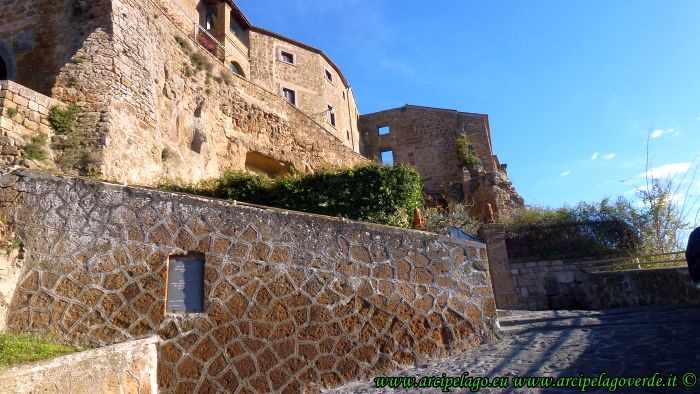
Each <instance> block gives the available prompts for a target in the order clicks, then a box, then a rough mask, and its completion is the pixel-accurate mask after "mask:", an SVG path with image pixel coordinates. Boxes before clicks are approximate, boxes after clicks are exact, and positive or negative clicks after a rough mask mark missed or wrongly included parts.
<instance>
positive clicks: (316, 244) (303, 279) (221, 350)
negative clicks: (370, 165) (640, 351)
mask: <svg viewBox="0 0 700 394" xmlns="http://www.w3.org/2000/svg"><path fill="white" fill-rule="evenodd" d="M0 181H1V182H0V184H1V185H3V186H4V187H3V190H2V193H0V197H2V200H3V201H4V204H5V206H6V209H7V210H9V212H10V215H11V217H12V218H13V221H14V226H15V228H16V230H17V232H18V234H20V235H21V236H22V237H23V239H24V240H25V250H26V257H25V263H24V264H25V269H24V271H23V274H22V277H21V278H20V281H19V286H18V289H17V290H16V292H15V295H14V298H13V300H12V304H11V309H10V315H9V320H8V326H9V328H10V329H13V330H28V331H44V330H56V331H58V332H60V333H61V335H62V336H64V337H65V338H68V339H70V340H72V341H74V342H76V343H83V344H84V343H92V344H108V343H114V342H118V341H122V340H124V339H127V338H132V337H138V336H142V335H147V334H151V333H158V334H159V335H160V336H161V338H163V342H162V343H161V344H160V345H159V370H158V379H159V385H160V390H161V391H162V392H175V391H178V392H183V391H186V392H194V391H207V390H213V391H222V392H223V391H226V392H232V391H234V390H235V389H237V388H247V389H248V390H252V391H257V392H265V391H272V390H287V391H289V392H299V391H301V390H302V389H303V388H309V387H318V386H323V387H333V386H337V385H339V384H342V383H345V382H350V381H353V380H356V379H359V378H366V377H369V376H373V375H376V374H379V373H387V372H388V371H390V370H392V369H394V368H397V367H398V366H400V365H406V364H413V363H416V362H422V361H424V360H426V358H427V357H440V356H444V355H447V354H450V353H452V352H456V351H460V350H463V349H466V348H470V347H473V346H478V345H479V344H481V343H484V342H486V341H488V340H489V339H491V338H492V337H493V335H494V332H495V330H496V326H495V325H496V307H495V302H494V298H493V292H492V290H491V282H490V279H489V274H488V264H487V263H486V259H487V256H486V253H485V246H484V245H483V244H480V243H473V242H467V241H461V240H456V239H452V238H447V237H443V236H437V235H435V234H430V233H425V232H419V231H412V230H403V229H398V228H393V227H386V226H379V225H372V224H366V223H359V222H352V221H347V220H340V219H336V218H329V217H322V216H316V215H309V214H302V213H297V212H289V211H282V210H275V209H267V208H261V207H252V206H243V205H240V204H238V205H236V204H232V203H228V202H224V201H219V200H214V199H206V198H199V197H193V196H186V195H180V194H174V193H165V192H158V191H153V190H147V189H138V188H131V187H123V186H117V185H109V184H105V183H100V182H95V181H91V180H84V179H74V178H65V177H54V176H50V175H45V174H40V173H34V172H29V171H18V172H14V173H11V174H6V175H4V176H2V177H1V178H0ZM190 251H192V252H199V253H203V254H204V256H205V257H204V258H205V263H204V264H205V272H204V297H205V305H204V307H205V312H204V313H196V314H185V315H172V314H164V310H165V290H166V281H167V277H166V276H167V267H168V259H169V256H171V255H180V254H183V253H186V252H190Z"/></svg>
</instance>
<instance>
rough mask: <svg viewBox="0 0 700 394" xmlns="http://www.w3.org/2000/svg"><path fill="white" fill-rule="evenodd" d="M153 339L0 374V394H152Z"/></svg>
mask: <svg viewBox="0 0 700 394" xmlns="http://www.w3.org/2000/svg"><path fill="white" fill-rule="evenodd" d="M158 341H159V339H158V337H157V336H152V337H149V338H145V339H138V340H134V341H128V342H125V343H120V344H117V345H112V346H107V347H103V348H100V349H91V350H86V351H82V352H80V353H74V354H70V355H67V356H62V357H56V358H53V359H50V360H43V361H38V362H34V363H30V364H24V365H20V366H17V367H12V368H8V369H4V370H0V392H3V393H7V394H24V393H110V394H112V393H113V394H121V393H129V394H156V393H157V392H158V384H157V381H156V374H157V364H158V357H157V349H156V346H157V343H158Z"/></svg>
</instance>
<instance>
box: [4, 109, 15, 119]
mask: <svg viewBox="0 0 700 394" xmlns="http://www.w3.org/2000/svg"><path fill="white" fill-rule="evenodd" d="M5 114H6V115H7V117H8V118H14V117H15V115H17V109H16V108H8V109H7V110H6V111H5Z"/></svg>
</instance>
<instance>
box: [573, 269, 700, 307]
mask: <svg viewBox="0 0 700 394" xmlns="http://www.w3.org/2000/svg"><path fill="white" fill-rule="evenodd" d="M583 293H584V294H583V296H584V300H585V303H586V306H587V307H588V308H589V309H604V308H615V307H632V306H642V305H670V304H700V289H698V288H696V287H695V286H693V283H692V281H691V279H690V273H689V272H688V267H677V268H659V269H639V270H626V271H609V272H595V273H591V274H589V275H588V278H587V280H586V281H585V286H584V289H583Z"/></svg>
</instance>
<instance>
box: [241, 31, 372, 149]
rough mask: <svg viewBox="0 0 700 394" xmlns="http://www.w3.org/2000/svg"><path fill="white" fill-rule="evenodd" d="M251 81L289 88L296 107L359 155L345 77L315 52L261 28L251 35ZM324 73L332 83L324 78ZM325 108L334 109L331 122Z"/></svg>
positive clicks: (354, 108)
mask: <svg viewBox="0 0 700 394" xmlns="http://www.w3.org/2000/svg"><path fill="white" fill-rule="evenodd" d="M250 51H251V76H250V78H251V79H252V80H253V81H254V82H256V83H259V84H261V85H262V86H264V87H265V88H266V89H268V90H270V91H271V92H279V94H281V93H282V88H288V89H292V90H294V91H295V92H296V95H297V105H298V106H299V108H300V109H301V110H302V111H304V112H305V113H307V114H312V116H313V117H314V119H315V120H316V121H317V122H319V123H321V124H323V125H324V127H325V128H327V129H328V130H329V131H330V132H331V133H333V134H334V135H335V136H336V137H338V138H339V139H340V140H341V141H343V143H344V144H346V145H347V146H349V147H351V148H352V149H354V150H355V151H357V152H359V143H358V142H359V141H358V140H359V132H358V129H357V127H358V125H357V120H358V111H357V105H356V104H355V98H354V97H353V96H352V94H351V91H350V89H349V86H348V85H347V83H346V81H345V80H344V77H342V76H341V75H340V73H339V72H338V71H337V70H336V68H335V67H334V66H333V65H331V63H329V62H328V61H327V60H326V59H325V58H324V56H322V55H321V54H320V53H319V51H318V50H316V49H313V48H310V47H308V46H306V45H303V44H301V43H298V42H296V41H294V40H290V39H285V37H282V36H280V35H277V34H274V33H272V32H269V31H267V30H263V29H259V28H257V29H253V30H252V31H251V32H250ZM280 51H285V52H288V53H291V54H293V55H294V64H289V63H287V62H284V61H282V60H280V55H279V54H280ZM326 71H328V72H329V73H330V75H331V80H329V79H327V78H326ZM328 105H331V106H332V107H333V108H334V110H335V119H336V125H335V126H333V125H331V123H330V117H329V113H328V111H327V109H328Z"/></svg>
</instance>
